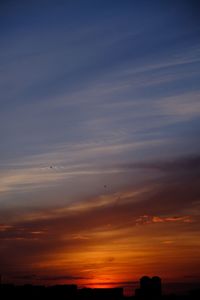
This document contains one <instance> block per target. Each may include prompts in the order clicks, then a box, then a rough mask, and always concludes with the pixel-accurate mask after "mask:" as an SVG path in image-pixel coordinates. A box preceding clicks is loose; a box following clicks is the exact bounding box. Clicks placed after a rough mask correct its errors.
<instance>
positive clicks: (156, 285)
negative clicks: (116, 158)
mask: <svg viewBox="0 0 200 300" xmlns="http://www.w3.org/2000/svg"><path fill="white" fill-rule="evenodd" d="M151 286H152V294H153V295H154V296H161V294H162V288H161V278H160V277H158V276H154V277H152V279H151Z"/></svg>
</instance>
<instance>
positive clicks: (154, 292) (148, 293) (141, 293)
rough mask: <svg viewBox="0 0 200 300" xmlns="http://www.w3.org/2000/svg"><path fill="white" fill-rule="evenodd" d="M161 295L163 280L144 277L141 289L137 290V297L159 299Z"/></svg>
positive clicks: (155, 277)
mask: <svg viewBox="0 0 200 300" xmlns="http://www.w3.org/2000/svg"><path fill="white" fill-rule="evenodd" d="M161 294H162V286H161V279H160V277H158V276H154V277H152V278H150V277H148V276H143V277H142V278H141V279H140V288H139V289H136V290H135V296H136V297H138V298H158V297H160V296H161Z"/></svg>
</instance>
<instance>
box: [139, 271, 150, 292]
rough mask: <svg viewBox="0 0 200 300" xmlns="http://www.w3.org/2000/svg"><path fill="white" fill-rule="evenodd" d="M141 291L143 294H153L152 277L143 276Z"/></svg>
mask: <svg viewBox="0 0 200 300" xmlns="http://www.w3.org/2000/svg"><path fill="white" fill-rule="evenodd" d="M140 291H141V294H142V295H143V296H148V295H151V278H150V277H148V276H143V277H142V278H141V279H140Z"/></svg>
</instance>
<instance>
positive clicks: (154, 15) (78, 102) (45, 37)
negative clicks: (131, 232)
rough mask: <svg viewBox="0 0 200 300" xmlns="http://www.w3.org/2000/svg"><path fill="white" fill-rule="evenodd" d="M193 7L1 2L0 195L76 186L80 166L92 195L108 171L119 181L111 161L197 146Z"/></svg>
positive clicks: (198, 74) (198, 60) (198, 57)
mask: <svg viewBox="0 0 200 300" xmlns="http://www.w3.org/2000/svg"><path fill="white" fill-rule="evenodd" d="M197 8H198V4H197V3H196V2H195V1H194V2H193V1H190V2H189V1H162V3H161V2H159V1H151V4H150V3H149V2H148V1H125V2H124V1H123V3H122V1H100V2H99V1H84V3H83V2H81V1H76V2H74V1H56V2H55V1H30V2H29V3H27V2H26V1H19V2H18V3H16V2H15V1H5V2H3V3H2V4H1V21H0V22H1V41H2V42H1V44H2V47H1V50H0V61H1V104H0V105H1V118H0V128H1V141H2V143H1V148H0V154H1V155H0V160H1V168H2V172H3V173H2V178H3V181H2V182H3V183H1V184H2V196H1V199H2V200H1V202H2V203H3V204H5V203H10V204H12V201H13V195H14V196H15V197H16V193H17V194H18V193H21V192H22V193H24V191H25V192H28V193H31V192H34V189H37V192H38V189H39V190H42V191H44V190H45V189H47V187H46V185H49V184H50V185H52V186H53V185H54V184H55V185H57V184H59V188H60V185H61V186H62V185H64V186H66V185H67V184H68V182H69V186H70V190H71V191H70V195H72V194H74V193H75V194H76V192H77V188H75V190H74V191H73V189H74V188H71V185H72V186H73V184H71V181H75V182H76V184H79V183H80V186H81V184H82V181H84V180H83V178H82V176H83V175H84V172H85V173H86V177H87V176H88V177H89V178H88V181H87V185H88V187H87V188H86V187H85V182H84V184H83V185H84V190H87V191H85V192H86V194H88V193H89V194H90V193H91V194H92V193H95V189H96V188H97V186H98V185H99V182H100V186H102V181H105V182H107V181H108V182H109V183H110V182H111V183H112V182H113V179H112V178H111V177H112V176H111V175H110V172H111V174H112V172H114V175H113V176H114V177H115V179H114V181H115V180H117V181H118V184H120V182H121V180H122V178H121V175H120V172H119V174H117V170H115V165H119V164H122V163H124V162H126V163H127V162H133V161H143V160H144V161H145V160H149V159H157V158H168V157H173V156H175V157H176V156H180V155H185V154H188V153H189V154H190V153H195V152H196V151H198V150H199V145H198V144H197V143H195V142H194V141H195V138H196V135H197V134H198V127H199V114H200V104H199V95H200V89H199V78H200V71H199V70H200V68H199V67H200V45H199V33H200V26H199V22H198V20H197V16H196V15H195V10H196V9H197ZM191 144H192V147H191ZM51 165H52V166H54V167H55V169H56V168H57V169H56V171H55V169H53V170H52V169H50V168H49V166H51ZM105 166H106V170H107V171H105V173H106V174H104V176H105V180H104V179H102V178H101V177H102V176H101V174H98V173H101V171H102V168H103V169H104V168H105ZM74 168H75V169H76V172H74V171H73V170H74ZM58 170H59V171H58ZM52 172H54V173H53V174H52ZM87 172H91V174H92V173H93V172H94V178H93V180H94V181H95V182H94V187H93V188H91V184H90V180H91V178H90V177H91V175H87ZM79 173H80V174H79ZM128 176H129V175H127V176H125V177H124V174H123V177H124V178H125V179H124V180H123V183H124V181H128V178H127V177H128ZM83 177H85V176H83ZM20 178H21V179H20ZM72 178H73V180H72ZM95 178H96V179H95ZM23 181H25V182H23ZM26 181H27V182H26ZM115 188H116V187H115ZM80 190H81V193H82V192H83V190H82V188H81V187H80ZM75 191H76V192H75ZM29 195H30V194H29ZM20 197H21V195H20ZM22 198H23V196H22ZM25 198H26V197H25ZM4 199H5V200H4ZM8 199H11V200H8ZM7 201H8V202H7ZM39 202H40V201H39Z"/></svg>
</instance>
